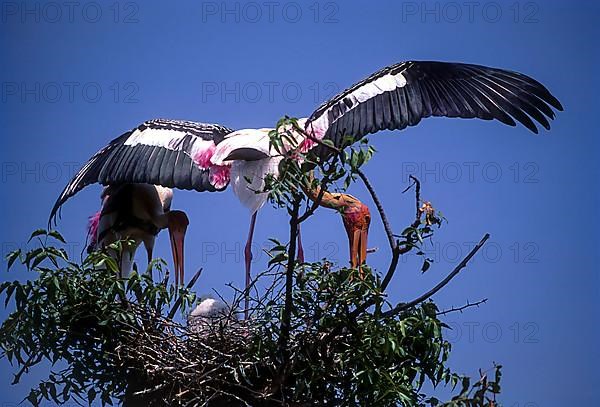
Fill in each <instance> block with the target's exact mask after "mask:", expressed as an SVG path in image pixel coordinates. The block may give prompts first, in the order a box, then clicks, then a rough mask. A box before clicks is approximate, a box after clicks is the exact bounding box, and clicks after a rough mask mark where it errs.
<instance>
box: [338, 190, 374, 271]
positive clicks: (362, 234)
mask: <svg viewBox="0 0 600 407" xmlns="http://www.w3.org/2000/svg"><path fill="white" fill-rule="evenodd" d="M342 219H343V221H344V227H345V228H346V233H347V234H348V243H349V245H350V266H351V267H352V268H357V267H359V266H361V265H362V264H364V263H365V261H366V260H367V240H368V236H369V225H370V224H371V212H370V211H369V207H368V206H367V205H365V204H363V203H362V202H360V201H358V200H356V203H354V204H353V205H351V206H348V207H346V208H345V209H344V212H343V213H342ZM360 273H361V276H362V270H361V271H360Z"/></svg>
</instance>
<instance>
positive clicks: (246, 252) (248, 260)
mask: <svg viewBox="0 0 600 407" xmlns="http://www.w3.org/2000/svg"><path fill="white" fill-rule="evenodd" d="M257 213H258V211H257V212H254V214H252V219H251V220H250V230H249V231H248V240H247V241H246V247H245V249H244V259H245V262H246V295H245V296H246V298H245V300H244V317H245V318H246V319H248V308H249V306H250V298H249V295H250V293H249V290H248V287H250V281H251V275H250V267H251V264H252V238H253V237H254V226H255V224H256V214H257Z"/></svg>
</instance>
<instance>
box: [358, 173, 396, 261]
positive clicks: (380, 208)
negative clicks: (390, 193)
mask: <svg viewBox="0 0 600 407" xmlns="http://www.w3.org/2000/svg"><path fill="white" fill-rule="evenodd" d="M356 173H357V174H358V176H359V177H360V179H361V180H362V181H363V183H364V184H365V186H366V187H367V190H368V191H369V193H370V194H371V198H372V199H373V202H374V203H375V206H376V207H377V211H378V212H379V217H380V218H381V222H382V223H383V228H384V229H385V234H386V235H387V238H388V243H389V244H390V249H392V252H393V251H394V250H396V247H397V246H398V243H397V242H396V240H395V239H394V232H392V228H391V226H390V222H389V221H388V219H387V216H386V214H385V210H384V209H383V204H382V203H381V201H380V200H379V197H378V196H377V193H376V192H375V188H373V185H371V182H370V181H369V178H367V176H366V174H365V173H364V172H362V171H361V170H360V168H359V169H357V170H356Z"/></svg>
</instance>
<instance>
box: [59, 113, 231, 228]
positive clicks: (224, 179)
mask: <svg viewBox="0 0 600 407" xmlns="http://www.w3.org/2000/svg"><path fill="white" fill-rule="evenodd" d="M232 131H233V130H231V129H229V128H227V127H224V126H220V125H217V124H206V123H196V122H190V121H183V120H165V119H156V120H149V121H146V122H144V123H142V124H141V125H139V126H138V127H136V128H134V129H132V130H131V131H128V132H126V133H124V134H123V135H121V136H120V137H118V138H116V139H114V140H113V141H111V142H110V143H109V144H108V145H107V146H106V147H104V148H103V149H101V150H100V151H98V152H97V153H96V154H94V156H93V157H92V158H90V160H89V161H88V162H87V163H86V164H85V165H84V166H83V167H82V168H81V169H80V170H79V172H78V173H77V174H76V175H75V176H74V177H73V179H72V180H71V181H70V182H69V183H68V184H67V186H66V187H65V189H64V190H63V191H62V193H61V194H60V196H59V197H58V199H57V201H56V203H55V204H54V207H53V208H52V212H51V213H50V221H49V223H51V222H52V220H56V215H57V213H58V211H59V209H60V207H61V206H62V205H63V204H64V203H65V202H66V201H67V200H68V199H69V198H70V197H72V196H73V195H75V194H76V193H77V192H79V191H80V190H81V189H83V188H85V187H86V186H88V185H90V184H95V183H99V184H102V185H113V184H124V183H146V184H154V185H162V186H164V187H169V188H178V189H188V190H196V191H211V192H212V191H219V190H223V189H224V188H226V187H227V185H228V183H229V167H227V166H217V165H212V164H211V162H210V158H211V156H212V154H213V153H214V150H215V146H216V145H217V144H218V143H219V142H221V141H222V140H223V138H224V137H225V135H227V134H228V133H231V132H232Z"/></svg>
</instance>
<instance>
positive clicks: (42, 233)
mask: <svg viewBox="0 0 600 407" xmlns="http://www.w3.org/2000/svg"><path fill="white" fill-rule="evenodd" d="M47 234H48V232H46V229H37V230H36V231H34V232H33V233H32V234H31V236H29V240H28V241H27V243H29V242H31V240H32V239H33V238H34V237H36V236H42V235H44V236H45V235H47Z"/></svg>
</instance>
